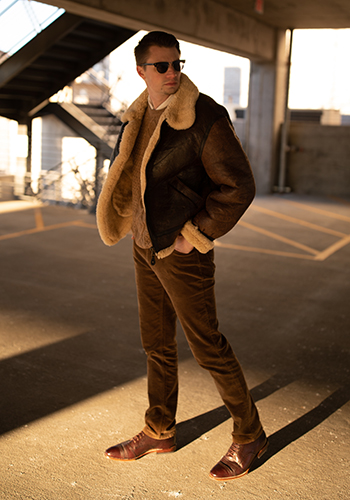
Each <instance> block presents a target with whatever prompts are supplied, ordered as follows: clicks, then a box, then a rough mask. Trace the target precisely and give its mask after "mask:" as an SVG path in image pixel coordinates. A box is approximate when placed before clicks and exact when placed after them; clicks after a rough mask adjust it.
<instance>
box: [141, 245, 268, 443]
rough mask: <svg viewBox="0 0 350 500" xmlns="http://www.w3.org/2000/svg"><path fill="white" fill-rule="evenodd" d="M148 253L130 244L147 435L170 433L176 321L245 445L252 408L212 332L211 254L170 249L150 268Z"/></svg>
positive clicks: (228, 352)
mask: <svg viewBox="0 0 350 500" xmlns="http://www.w3.org/2000/svg"><path fill="white" fill-rule="evenodd" d="M151 258H152V255H151V250H144V249H141V248H139V247H138V246H137V245H136V244H135V243H134V261H135V270H136V285H137V291H138V301H139V316H140V329H141V340H142V345H143V347H144V349H145V351H146V354H147V370H148V397H149V408H148V410H147V411H146V416H145V420H146V426H145V428H144V431H145V432H146V434H147V435H149V436H151V437H154V438H157V439H165V438H168V437H171V436H173V435H174V434H175V414H176V407H177V396H178V375H177V365H178V358H177V344H176V317H178V318H179V321H180V323H181V326H182V328H183V330H184V332H185V335H186V338H187V341H188V343H189V346H190V348H191V350H192V353H193V356H194V357H195V359H196V360H197V362H198V363H199V365H200V366H201V367H203V368H204V369H206V370H208V371H209V372H210V374H211V375H212V377H213V379H214V381H215V384H216V386H217V389H218V391H219V393H220V395H221V397H222V399H223V401H224V403H225V405H226V407H227V408H228V410H229V412H230V414H231V415H232V418H233V432H232V435H233V440H234V441H235V442H237V443H249V442H251V441H254V440H255V439H257V438H258V437H259V435H260V434H261V432H262V427H261V423H260V420H259V415H258V411H257V408H256V406H255V404H254V402H253V400H252V398H251V395H250V392H249V390H248V388H247V384H246V381H245V379H244V375H243V372H242V369H241V367H240V365H239V362H238V361H237V358H236V356H235V354H234V353H233V351H232V348H231V346H230V344H229V343H228V341H227V340H226V338H225V337H224V336H223V335H222V334H221V333H220V332H219V331H218V320H217V314H216V304H215V295H214V281H215V280H214V272H215V264H214V251H213V250H212V251H210V252H208V253H207V254H201V253H199V252H198V251H197V250H195V249H194V250H193V251H192V252H190V253H189V254H182V253H179V252H177V251H174V252H173V253H172V254H171V255H170V256H169V257H166V258H165V259H157V258H156V259H155V260H156V263H155V264H154V265H151Z"/></svg>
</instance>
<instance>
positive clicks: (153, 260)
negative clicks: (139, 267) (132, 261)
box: [151, 247, 156, 266]
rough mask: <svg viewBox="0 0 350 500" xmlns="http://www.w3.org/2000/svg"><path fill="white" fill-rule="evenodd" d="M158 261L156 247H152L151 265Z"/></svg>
mask: <svg viewBox="0 0 350 500" xmlns="http://www.w3.org/2000/svg"><path fill="white" fill-rule="evenodd" d="M155 263H156V252H155V250H154V247H152V248H151V266H154V264H155Z"/></svg>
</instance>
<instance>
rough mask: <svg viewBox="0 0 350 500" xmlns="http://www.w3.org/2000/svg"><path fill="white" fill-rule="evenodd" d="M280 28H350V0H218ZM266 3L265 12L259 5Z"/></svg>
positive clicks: (217, 0) (217, 1)
mask: <svg viewBox="0 0 350 500" xmlns="http://www.w3.org/2000/svg"><path fill="white" fill-rule="evenodd" d="M215 3H217V4H221V5H224V6H226V7H230V8H232V9H234V10H236V11H239V12H241V13H242V14H245V15H247V16H249V17H252V18H254V19H256V20H257V21H260V22H262V23H264V24H267V25H269V26H271V27H276V28H282V29H284V28H294V29H312V28H335V29H337V28H350V0H261V1H260V2H259V0H258V1H257V0H215ZM259 3H260V4H263V13H262V14H260V13H258V12H256V10H255V6H256V5H258V4H259Z"/></svg>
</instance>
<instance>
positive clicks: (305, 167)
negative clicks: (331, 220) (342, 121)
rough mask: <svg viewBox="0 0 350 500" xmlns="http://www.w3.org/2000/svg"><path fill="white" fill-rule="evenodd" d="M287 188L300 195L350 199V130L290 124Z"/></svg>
mask: <svg viewBox="0 0 350 500" xmlns="http://www.w3.org/2000/svg"><path fill="white" fill-rule="evenodd" d="M289 145H293V146H297V148H299V151H296V152H290V153H288V155H287V185H288V186H289V187H291V189H292V191H294V192H296V193H300V194H312V195H322V196H338V197H344V198H349V197H350V127H349V126H343V127H337V126H324V125H319V124H313V123H301V122H294V123H293V122H292V123H291V126H290V131H289Z"/></svg>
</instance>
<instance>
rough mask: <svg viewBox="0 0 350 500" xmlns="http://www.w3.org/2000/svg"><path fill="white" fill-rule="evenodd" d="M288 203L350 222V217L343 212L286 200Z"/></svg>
mask: <svg viewBox="0 0 350 500" xmlns="http://www.w3.org/2000/svg"><path fill="white" fill-rule="evenodd" d="M285 201H286V203H289V204H290V205H295V206H297V207H301V208H303V209H305V210H308V211H309V212H314V213H316V214H321V215H325V216H326V217H331V218H333V219H338V220H344V221H345V222H350V217H347V216H346V215H342V214H335V213H334V212H328V210H323V209H322V208H316V207H310V206H309V205H305V204H304V203H299V202H297V201H290V200H285Z"/></svg>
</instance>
